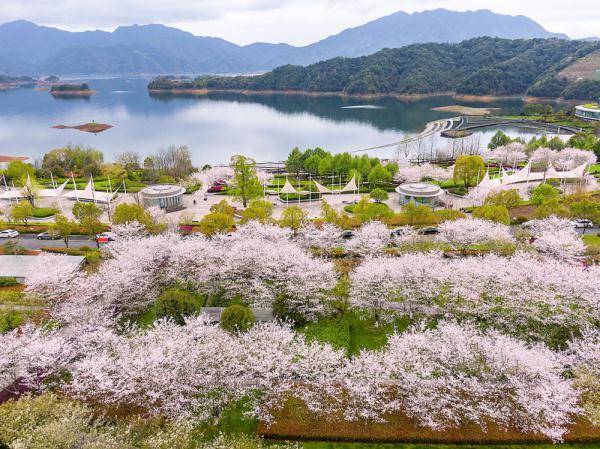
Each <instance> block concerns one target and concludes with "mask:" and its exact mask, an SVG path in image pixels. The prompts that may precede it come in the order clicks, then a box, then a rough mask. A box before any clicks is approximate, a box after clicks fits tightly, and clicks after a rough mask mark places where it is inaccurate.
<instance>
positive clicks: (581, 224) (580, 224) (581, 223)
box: [569, 218, 594, 228]
mask: <svg viewBox="0 0 600 449" xmlns="http://www.w3.org/2000/svg"><path fill="white" fill-rule="evenodd" d="M569 224H570V225H571V226H573V227H574V228H593V227H594V223H592V221H591V220H587V219H585V218H581V219H579V220H572V221H570V222H569Z"/></svg>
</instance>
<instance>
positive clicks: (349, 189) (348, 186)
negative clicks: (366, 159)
mask: <svg viewBox="0 0 600 449" xmlns="http://www.w3.org/2000/svg"><path fill="white" fill-rule="evenodd" d="M355 190H358V187H357V186H356V176H353V177H352V179H351V180H350V181H348V184H346V186H345V187H344V188H343V189H342V190H341V192H354V191H355Z"/></svg>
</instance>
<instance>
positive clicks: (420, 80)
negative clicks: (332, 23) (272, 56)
mask: <svg viewBox="0 0 600 449" xmlns="http://www.w3.org/2000/svg"><path fill="white" fill-rule="evenodd" d="M599 50H600V43H598V42H595V43H591V42H582V41H567V40H560V39H530V40H522V39H519V40H507V39H499V38H488V37H483V38H476V39H471V40H467V41H464V42H461V43H459V44H433V43H432V44H415V45H410V46H407V47H403V48H398V49H385V50H381V51H379V52H377V53H374V54H373V55H370V56H363V57H359V58H335V59H330V60H327V61H323V62H319V63H316V64H312V65H309V66H306V67H302V66H293V65H285V66H281V67H279V68H276V69H274V70H273V71H271V72H268V73H265V74H263V75H258V76H236V77H215V76H208V77H199V78H197V79H196V80H194V81H193V82H177V81H171V80H167V79H164V78H158V79H155V80H154V81H153V82H151V83H150V85H149V88H150V89H175V88H183V89H186V88H195V89H214V90H220V89H225V90H275V91H306V92H337V93H346V94H432V93H438V92H456V93H459V94H467V95H524V94H530V95H533V96H543V97H567V98H577V99H593V98H595V97H597V96H598V95H600V80H596V79H595V77H593V76H591V75H590V77H589V79H585V78H584V79H580V78H578V79H576V80H569V79H568V78H565V77H563V76H562V73H564V70H565V69H567V68H569V67H570V66H572V65H574V64H575V63H576V62H577V61H580V60H582V59H583V58H585V57H589V55H590V54H596V52H597V51H599ZM598 69H600V67H598Z"/></svg>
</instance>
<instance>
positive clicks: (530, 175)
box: [477, 162, 589, 187]
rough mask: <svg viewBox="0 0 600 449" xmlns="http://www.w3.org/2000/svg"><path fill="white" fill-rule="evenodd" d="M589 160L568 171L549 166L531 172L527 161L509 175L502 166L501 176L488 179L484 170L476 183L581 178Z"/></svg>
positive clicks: (494, 185) (487, 184)
mask: <svg viewBox="0 0 600 449" xmlns="http://www.w3.org/2000/svg"><path fill="white" fill-rule="evenodd" d="M588 164H589V162H585V163H584V164H582V165H580V166H579V167H576V168H574V169H573V170H569V171H556V170H555V169H554V167H552V166H550V168H549V169H548V170H547V171H546V172H545V173H543V172H532V171H531V164H530V163H527V165H525V167H523V168H522V169H521V170H519V171H518V172H515V173H513V174H512V175H509V174H508V173H506V171H505V170H504V168H502V176H501V177H500V178H495V179H490V174H489V172H486V173H485V175H484V177H483V179H482V180H481V182H480V183H479V184H478V185H477V186H478V187H498V186H500V185H508V184H516V183H519V182H529V181H542V180H544V179H550V178H553V179H578V178H583V177H584V176H585V170H586V168H587V166H588Z"/></svg>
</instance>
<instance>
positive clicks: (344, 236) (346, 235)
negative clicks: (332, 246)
mask: <svg viewBox="0 0 600 449" xmlns="http://www.w3.org/2000/svg"><path fill="white" fill-rule="evenodd" d="M353 237H354V232H352V231H343V232H342V233H341V234H340V238H341V239H344V240H350V239H351V238H353Z"/></svg>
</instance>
